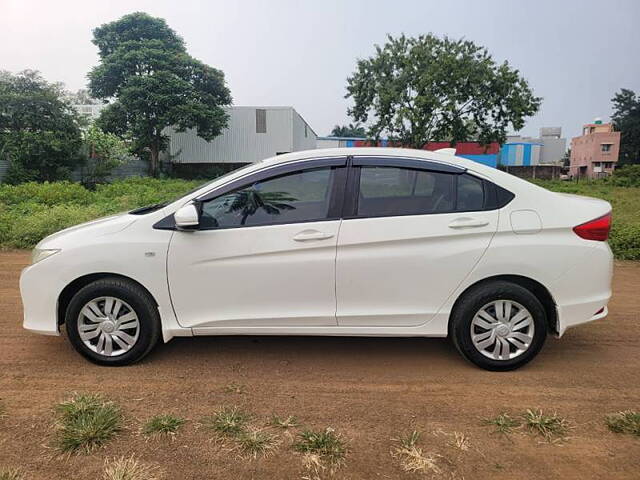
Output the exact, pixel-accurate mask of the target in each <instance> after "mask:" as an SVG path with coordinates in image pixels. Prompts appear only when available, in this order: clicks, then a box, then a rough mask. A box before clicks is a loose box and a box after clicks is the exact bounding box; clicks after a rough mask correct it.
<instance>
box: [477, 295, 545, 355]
mask: <svg viewBox="0 0 640 480" xmlns="http://www.w3.org/2000/svg"><path fill="white" fill-rule="evenodd" d="M534 333H535V325H534V323H533V317H532V316H531V313H529V311H528V310H527V309H526V308H525V307H523V306H522V305H520V304H519V303H518V302H514V301H513V300H494V301H493V302H490V303H487V304H486V305H485V306H483V307H482V308H481V309H480V310H478V312H477V313H476V314H475V315H474V317H473V320H472V321H471V341H472V342H473V346H474V347H475V348H476V349H477V350H478V351H479V352H480V353H481V354H482V355H484V356H485V357H487V358H491V359H492V360H511V359H512V358H516V357H518V356H520V355H522V354H523V353H524V352H526V351H527V350H528V349H529V347H530V346H531V343H532V341H533V335H534Z"/></svg>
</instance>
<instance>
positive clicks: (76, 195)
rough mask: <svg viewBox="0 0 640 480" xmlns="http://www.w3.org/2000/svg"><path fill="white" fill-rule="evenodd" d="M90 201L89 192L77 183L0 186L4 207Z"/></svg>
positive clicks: (80, 203) (31, 183)
mask: <svg viewBox="0 0 640 480" xmlns="http://www.w3.org/2000/svg"><path fill="white" fill-rule="evenodd" d="M90 201H91V192H90V191H89V190H87V189H86V188H84V187H83V186H82V185H80V184H79V183H73V182H66V181H65V182H51V183H50V182H44V183H36V182H28V183H21V184H20V185H0V203H4V204H6V205H18V204H22V203H41V204H44V205H49V206H53V205H60V204H63V203H70V204H74V205H86V204H87V203H89V202H90Z"/></svg>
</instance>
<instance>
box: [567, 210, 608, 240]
mask: <svg viewBox="0 0 640 480" xmlns="http://www.w3.org/2000/svg"><path fill="white" fill-rule="evenodd" d="M610 230H611V212H609V213H607V214H606V215H603V216H602V217H598V218H596V219H594V220H590V221H588V222H587V223H583V224H582V225H578V226H577V227H573V231H574V232H576V235H578V236H579V237H580V238H584V239H585V240H597V241H600V242H604V241H606V240H607V238H609V231H610Z"/></svg>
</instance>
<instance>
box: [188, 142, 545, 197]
mask: <svg viewBox="0 0 640 480" xmlns="http://www.w3.org/2000/svg"><path fill="white" fill-rule="evenodd" d="M450 151H451V149H447V151H446V152H438V151H430V150H417V149H411V148H389V147H351V148H322V149H314V150H303V151H298V152H292V153H285V154H282V155H276V156H275V157H270V158H266V159H264V160H261V161H258V162H256V163H253V164H251V165H249V166H247V167H246V168H243V169H240V170H237V171H234V172H230V173H229V174H227V175H224V176H223V177H220V178H218V179H214V180H213V181H211V182H209V183H208V184H205V185H203V186H202V187H201V188H200V189H198V190H197V191H195V192H192V194H193V195H192V198H197V197H200V196H202V195H203V194H205V193H206V192H207V191H209V190H211V189H213V188H218V187H219V186H221V185H223V184H225V183H227V182H230V181H234V180H236V179H238V178H241V177H243V176H245V175H248V174H250V173H253V172H257V171H259V170H262V169H266V168H270V167H274V166H278V165H282V164H286V163H291V162H303V161H304V160H312V159H318V158H331V157H346V156H354V157H356V156H359V157H362V156H364V157H367V156H369V157H393V158H411V159H415V160H425V161H430V162H438V163H442V164H445V165H454V166H458V167H462V168H464V169H466V170H467V171H468V172H471V173H474V174H476V175H479V176H481V177H483V178H485V179H487V180H490V181H492V182H495V183H497V184H498V185H501V186H502V187H504V188H506V189H508V190H510V191H512V192H514V193H518V192H522V191H523V190H525V191H527V190H528V191H531V190H538V189H539V190H544V189H543V188H541V187H537V186H536V185H534V184H531V183H530V182H527V181H526V180H522V179H520V178H518V177H516V176H514V175H511V174H508V173H506V172H503V171H501V170H498V169H497V168H493V167H489V166H487V165H483V164H481V163H478V162H475V161H473V160H470V159H467V158H463V157H458V156H455V155H452V154H451V153H449V152H450Z"/></svg>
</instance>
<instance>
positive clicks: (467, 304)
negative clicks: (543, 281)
mask: <svg viewBox="0 0 640 480" xmlns="http://www.w3.org/2000/svg"><path fill="white" fill-rule="evenodd" d="M496 300H511V301H513V302H517V303H518V304H520V305H522V306H523V307H525V308H526V309H527V310H528V311H529V313H530V314H531V317H532V319H533V325H534V332H533V339H532V341H531V343H530V344H529V348H528V349H526V350H525V351H524V352H522V353H520V354H519V355H518V356H516V357H515V358H511V359H506V360H501V359H493V358H488V357H486V356H485V355H483V354H482V353H480V351H479V350H478V349H477V348H476V347H475V345H474V344H473V341H472V339H471V322H472V320H473V318H474V316H475V315H476V313H477V312H478V311H479V310H480V309H481V308H482V307H484V306H485V305H487V304H489V303H490V302H492V301H496ZM547 325H548V324H547V316H546V313H545V310H544V307H543V306H542V304H541V303H540V301H539V300H538V299H537V297H536V296H535V295H533V294H532V293H531V292H530V291H529V290H527V289H526V288H524V287H521V286H520V285H516V284H514V283H511V282H507V281H502V280H500V281H495V282H489V283H485V284H482V285H478V286H477V287H473V288H472V289H471V290H469V291H468V292H466V293H465V294H464V296H463V297H462V298H461V299H460V300H459V301H458V303H457V304H456V306H455V308H454V311H453V312H452V314H451V320H450V323H449V336H450V337H451V339H452V341H453V344H454V345H455V347H456V348H457V350H458V351H459V352H460V354H461V355H462V356H463V357H464V358H466V359H467V360H469V361H470V362H472V363H474V364H476V365H477V366H479V367H481V368H484V369H485V370H491V371H508V370H515V369H516V368H520V367H521V366H523V365H525V364H526V363H528V362H529V361H531V360H532V359H533V357H535V356H536V355H537V354H538V352H539V351H540V349H541V348H542V346H543V345H544V342H545V339H546V338H547V328H548V327H547ZM512 348H514V349H515V347H512Z"/></svg>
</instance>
